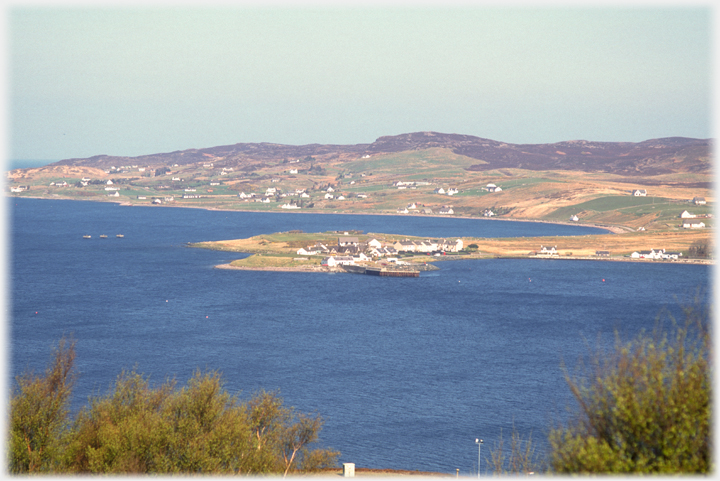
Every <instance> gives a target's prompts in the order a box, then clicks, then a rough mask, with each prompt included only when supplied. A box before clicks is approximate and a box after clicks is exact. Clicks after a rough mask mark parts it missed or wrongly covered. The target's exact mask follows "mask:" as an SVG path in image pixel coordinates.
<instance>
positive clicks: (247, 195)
mask: <svg viewBox="0 0 720 481" xmlns="http://www.w3.org/2000/svg"><path fill="white" fill-rule="evenodd" d="M238 197H240V198H241V199H249V198H250V197H252V195H250V194H246V193H245V192H240V193H239V194H238Z"/></svg>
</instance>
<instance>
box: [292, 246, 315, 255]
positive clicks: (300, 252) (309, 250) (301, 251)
mask: <svg viewBox="0 0 720 481" xmlns="http://www.w3.org/2000/svg"><path fill="white" fill-rule="evenodd" d="M297 253H298V255H301V256H314V255H315V254H317V253H318V251H317V250H315V249H313V248H312V247H308V248H307V249H305V248H304V247H301V248H300V249H298V250H297Z"/></svg>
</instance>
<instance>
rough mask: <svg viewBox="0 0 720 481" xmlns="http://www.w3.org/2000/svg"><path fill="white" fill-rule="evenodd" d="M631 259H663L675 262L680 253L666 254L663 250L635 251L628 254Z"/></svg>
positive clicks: (680, 255)
mask: <svg viewBox="0 0 720 481" xmlns="http://www.w3.org/2000/svg"><path fill="white" fill-rule="evenodd" d="M630 257H631V258H632V259H663V260H677V259H678V258H679V257H682V252H667V251H665V249H650V250H649V251H635V252H633V253H632V254H630Z"/></svg>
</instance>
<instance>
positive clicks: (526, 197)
mask: <svg viewBox="0 0 720 481" xmlns="http://www.w3.org/2000/svg"><path fill="white" fill-rule="evenodd" d="M473 164H478V160H476V159H471V158H469V157H465V156H462V155H457V154H454V153H452V152H451V151H450V150H448V149H440V148H435V149H428V150H423V151H408V152H399V153H390V154H375V155H372V156H371V157H370V158H368V159H362V158H360V157H359V156H357V157H355V156H348V155H344V156H341V157H339V158H336V159H321V161H319V163H318V165H322V166H323V168H324V169H325V174H324V175H310V174H307V173H303V172H300V173H299V174H293V175H290V174H288V171H289V168H290V166H289V164H284V163H282V162H281V161H280V160H278V161H277V162H274V163H273V162H266V163H265V167H263V168H262V169H259V170H257V171H255V172H252V173H248V172H241V171H239V170H238V171H233V172H231V173H230V174H229V175H225V176H221V175H220V172H219V170H216V171H211V170H207V169H203V168H202V167H199V166H192V165H191V166H183V167H179V168H177V169H176V170H175V171H173V172H172V174H170V175H165V176H161V177H157V178H149V177H142V176H141V175H142V174H140V173H138V172H128V173H126V174H105V173H104V172H103V171H101V170H99V169H88V168H78V167H56V168H50V169H29V170H25V171H14V172H13V173H12V180H13V181H14V182H18V183H21V184H33V185H34V187H33V188H32V189H31V191H30V192H27V193H23V194H19V195H20V196H26V195H27V196H44V197H53V198H91V199H93V200H110V201H120V202H125V203H130V204H147V203H149V202H150V200H149V199H150V197H152V196H165V195H173V196H175V199H176V200H175V203H174V205H178V206H189V207H201V208H221V209H230V210H254V211H277V212H283V210H281V209H280V205H281V204H282V203H284V202H287V201H288V200H296V201H299V200H300V199H299V198H298V197H290V198H286V199H282V200H281V201H280V202H271V203H269V204H262V203H254V202H243V201H242V200H241V199H238V198H237V196H236V194H237V193H238V192H240V191H244V192H246V193H248V192H256V193H263V192H264V191H265V189H267V188H268V187H280V188H281V189H283V190H284V191H293V190H295V189H298V188H304V189H313V187H320V186H322V185H325V184H328V183H331V184H334V185H335V187H336V189H337V192H336V195H337V194H345V196H346V197H348V198H347V199H346V200H337V199H330V200H326V199H324V194H325V192H323V191H321V190H310V193H311V196H312V198H311V199H304V200H303V201H304V202H305V203H309V202H313V203H314V207H313V209H312V210H311V211H313V212H338V213H343V212H346V213H384V214H388V213H389V214H395V213H396V212H397V209H398V208H400V207H404V206H406V205H407V204H409V203H411V202H415V203H419V204H422V205H423V206H424V207H428V208H431V209H433V211H434V212H437V210H438V209H439V208H440V207H441V206H443V205H450V206H452V207H453V209H454V210H455V212H456V216H457V215H463V216H479V215H482V212H483V211H484V210H485V209H495V210H497V209H498V208H505V209H507V210H509V213H508V214H506V215H505V217H507V218H514V219H536V220H550V221H568V220H569V218H570V216H571V215H574V214H577V215H578V216H579V217H580V222H582V223H596V224H604V225H622V226H626V227H628V228H631V229H637V228H639V227H644V228H646V229H647V230H648V231H681V229H680V219H679V214H680V213H681V212H682V211H683V210H686V209H687V210H689V211H690V212H692V213H695V214H707V213H710V212H711V207H696V206H693V205H691V204H689V203H688V201H689V200H690V199H692V198H693V197H696V196H699V197H705V198H706V199H707V200H708V201H710V202H712V200H713V193H712V191H711V190H710V189H707V188H686V187H677V186H673V185H659V186H657V187H655V186H651V187H648V186H644V185H640V184H633V183H629V182H624V181H626V180H633V179H632V178H622V177H619V176H616V175H612V174H603V173H587V172H570V171H529V170H522V169H498V170H491V171H485V172H477V171H473V172H470V171H467V170H465V168H466V167H468V166H469V165H473ZM296 165H297V166H299V168H300V169H303V168H307V167H308V166H307V165H302V164H296ZM292 167H295V165H293V166H292ZM345 174H349V175H350V176H351V177H349V178H345V177H343V175H345ZM362 174H365V175H362ZM83 176H87V177H91V178H93V179H106V178H114V179H117V178H119V177H125V178H134V179H135V180H134V181H133V185H127V184H123V185H122V186H120V189H121V190H120V194H121V195H120V197H119V198H108V197H107V192H105V191H104V186H89V187H87V188H82V189H78V188H75V187H68V188H55V187H49V186H48V184H49V183H50V182H51V181H57V180H61V179H65V180H66V181H67V182H68V183H70V184H73V183H74V182H76V181H77V180H79V179H80V178H81V177H83ZM172 177H180V178H182V179H184V180H183V181H182V182H179V181H172V180H171V178H172ZM709 177H710V176H709V175H703V174H693V173H679V174H674V175H667V174H665V175H662V176H657V177H653V178H648V179H649V180H652V181H656V182H670V183H671V182H708V181H709V180H710V178H709ZM272 178H278V179H280V180H281V181H280V182H279V183H272V182H271V179H272ZM398 180H403V181H413V180H414V181H427V182H431V183H432V185H429V186H420V187H417V188H416V189H409V188H408V189H404V190H399V189H397V188H395V187H393V186H392V184H393V182H396V181H398ZM211 181H216V182H221V183H222V185H219V186H212V187H211V186H210V185H209V183H210V182H211ZM351 182H354V183H352V184H351ZM490 182H493V183H495V184H497V185H499V186H501V187H502V188H503V191H502V192H498V193H488V192H487V191H485V190H483V188H484V186H485V185H486V184H487V183H490ZM159 185H165V186H167V187H168V188H167V189H163V190H156V187H157V186H159ZM438 186H440V187H445V188H447V187H455V188H458V189H460V193H459V194H457V195H455V196H446V195H438V194H434V193H433V190H434V189H435V188H436V187H438ZM188 187H194V188H196V189H197V192H195V193H196V194H200V195H204V196H207V197H205V198H202V199H181V198H180V197H181V196H182V194H183V193H184V189H185V188H188ZM635 188H647V189H648V191H649V194H650V195H651V196H652V197H632V196H630V191H631V190H632V189H635ZM210 189H211V190H212V191H213V192H211V193H210V192H207V191H208V190H210ZM358 192H364V193H366V194H367V195H368V198H367V199H358V198H356V197H354V194H356V193H358ZM137 195H147V196H148V200H145V201H142V200H138V199H137V198H136V197H137ZM303 211H307V209H304V210H303ZM703 221H704V222H705V223H706V225H708V226H712V225H713V221H712V219H703Z"/></svg>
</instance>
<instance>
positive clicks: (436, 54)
mask: <svg viewBox="0 0 720 481" xmlns="http://www.w3.org/2000/svg"><path fill="white" fill-rule="evenodd" d="M712 13H713V12H712V11H711V9H710V8H709V7H703V6H702V5H701V6H696V7H692V8H681V7H678V6H667V7H662V6H645V7H642V6H636V7H633V8H608V7H596V8H564V7H559V6H546V7H542V8H530V7H527V6H525V7H519V8H491V7H488V6H481V7H474V8H473V7H469V6H464V7H459V6H455V7H453V8H439V7H438V6H437V5H435V6H433V7H425V8H413V9H411V8H408V7H395V8H378V7H375V8H359V7H356V8H335V9H332V8H329V7H315V8H312V7H308V6H306V7H303V8H290V7H287V6H286V7H273V8H258V7H255V8H249V7H245V8H235V9H233V8H229V7H216V8H208V9H198V8H181V7H156V8H133V9H120V8H108V7H105V8H98V9H90V8H80V7H75V8H68V7H65V8H49V7H42V8H40V7H33V8H29V7H22V8H21V7H15V8H10V9H8V10H7V12H6V14H7V19H6V22H7V28H8V35H7V48H8V55H7V59H6V63H7V70H8V72H7V86H6V89H7V91H8V99H7V101H8V107H9V115H8V116H7V126H8V134H7V138H8V146H7V151H8V152H7V155H8V156H9V157H10V158H35V159H64V158H71V157H89V156H92V155H97V154H108V155H127V156H136V155H142V154H150V153H157V152H169V151H173V150H182V149H187V148H203V147H212V146H216V145H224V144H233V143H237V142H275V143H283V144H309V143H335V144H354V143H370V142H372V141H374V140H375V139H376V138H377V137H379V136H382V135H395V134H401V133H407V132H416V131H424V130H433V131H438V132H446V133H459V134H470V135H476V136H479V137H485V138H490V139H494V140H500V141H505V142H512V143H546V142H557V141H562V140H572V139H586V140H597V141H632V142H637V141H642V140H647V139H650V138H658V137H670V136H685V137H697V138H707V137H710V136H712V131H711V120H712V105H711V103H712V88H711V74H712V60H713V58H712V48H711V47H712V38H711V37H712V35H711V34H712V31H711V20H712Z"/></svg>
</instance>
